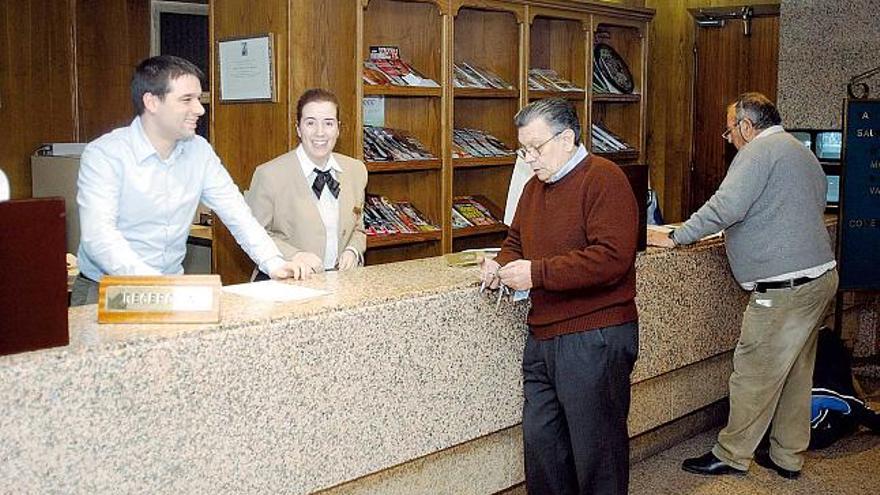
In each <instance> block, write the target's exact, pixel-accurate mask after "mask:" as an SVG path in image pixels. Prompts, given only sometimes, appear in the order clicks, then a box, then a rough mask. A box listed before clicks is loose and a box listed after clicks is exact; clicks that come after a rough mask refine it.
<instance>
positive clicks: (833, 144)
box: [816, 131, 843, 161]
mask: <svg viewBox="0 0 880 495" xmlns="http://www.w3.org/2000/svg"><path fill="white" fill-rule="evenodd" d="M842 146H843V135H842V133H841V132H840V131H819V132H817V133H816V157H817V158H819V159H820V160H833V161H840V151H841V147H842Z"/></svg>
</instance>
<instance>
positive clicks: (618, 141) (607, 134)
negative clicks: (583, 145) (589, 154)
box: [591, 124, 634, 153]
mask: <svg viewBox="0 0 880 495" xmlns="http://www.w3.org/2000/svg"><path fill="white" fill-rule="evenodd" d="M591 136H592V140H593V150H595V151H598V152H600V153H611V152H616V151H632V150H634V148H633V147H632V146H630V144H629V143H627V142H626V141H624V140H623V139H622V138H620V137H619V136H617V135H616V134H614V133H612V132H611V131H609V130H608V129H606V128H605V127H603V126H602V125H601V124H593V125H592V128H591Z"/></svg>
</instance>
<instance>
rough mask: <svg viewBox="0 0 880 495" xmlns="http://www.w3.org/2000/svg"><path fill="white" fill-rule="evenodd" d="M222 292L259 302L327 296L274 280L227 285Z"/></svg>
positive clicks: (319, 291)
mask: <svg viewBox="0 0 880 495" xmlns="http://www.w3.org/2000/svg"><path fill="white" fill-rule="evenodd" d="M223 291H224V292H228V293H230V294H235V295H238V296H243V297H249V298H251V299H258V300H260V301H273V302H290V301H303V300H306V299H312V298H315V297H320V296H324V295H327V294H329V293H330V292H329V291H326V290H318V289H310V288H308V287H300V286H298V285H291V284H285V283H282V282H278V281H275V280H263V281H262V282H252V283H248V284H236V285H227V286H225V287H223Z"/></svg>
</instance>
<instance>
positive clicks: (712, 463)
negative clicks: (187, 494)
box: [681, 452, 746, 476]
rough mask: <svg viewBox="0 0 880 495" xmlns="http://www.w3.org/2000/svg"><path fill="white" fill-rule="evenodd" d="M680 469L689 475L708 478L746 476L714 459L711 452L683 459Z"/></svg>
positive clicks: (742, 472) (740, 471)
mask: <svg viewBox="0 0 880 495" xmlns="http://www.w3.org/2000/svg"><path fill="white" fill-rule="evenodd" d="M681 468H682V469H683V470H685V471H687V472H689V473H694V474H706V475H710V476H714V475H719V474H736V475H740V476H741V475H744V474H746V472H745V471H742V470H740V469H737V468H735V467H733V466H730V465H728V464H725V463H724V461H722V460H721V459H719V458H717V457H715V454H713V453H712V452H706V453H705V454H703V455H701V456H700V457H692V458H690V459H685V460H684V462H682V463H681Z"/></svg>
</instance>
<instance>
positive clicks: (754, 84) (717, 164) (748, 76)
mask: <svg viewBox="0 0 880 495" xmlns="http://www.w3.org/2000/svg"><path fill="white" fill-rule="evenodd" d="M739 9H740V8H739V7H736V8H733V9H732V12H734V11H738V10H739ZM744 22H746V21H743V20H742V19H725V22H724V25H723V26H722V27H702V26H700V25H699V23H696V35H695V38H694V39H695V45H694V50H695V52H696V53H695V57H694V60H695V65H696V67H695V69H694V107H693V145H692V155H691V166H690V181H689V182H690V190H689V195H688V197H689V201H688V203H687V204H688V208H689V211H688V212H687V215H685V216H686V217H687V216H689V215H690V214H691V213H693V212H695V211H697V210H698V209H699V208H700V206H702V205H703V203H705V202H706V200H708V199H709V198H710V197H711V196H712V194H713V193H714V192H715V190H716V189H718V186H719V185H720V184H721V180H722V179H724V175H725V174H726V173H727V167H728V166H729V165H730V162H731V160H733V157H734V156H735V155H736V148H735V147H734V146H733V145H732V144H728V143H727V142H726V141H725V140H722V139H721V133H722V132H724V129H725V128H726V119H727V105H729V104H730V103H731V102H732V101H733V100H734V99H735V98H736V97H737V96H738V95H739V94H741V93H744V92H746V91H758V92H760V93H764V94H765V95H767V97H768V98H770V99H771V100H773V101H776V73H777V68H778V51H779V14H778V11H777V12H776V13H775V14H770V15H766V16H761V17H753V18H751V19H750V20H749V21H748V22H749V23H750V34H749V35H745V34H744Z"/></svg>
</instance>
